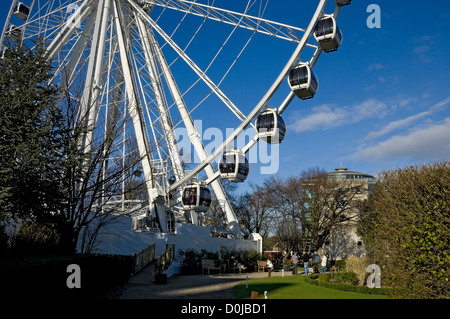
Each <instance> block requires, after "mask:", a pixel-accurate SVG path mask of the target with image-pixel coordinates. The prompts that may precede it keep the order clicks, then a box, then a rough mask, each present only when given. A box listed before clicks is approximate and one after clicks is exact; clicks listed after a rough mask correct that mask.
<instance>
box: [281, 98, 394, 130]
mask: <svg viewBox="0 0 450 319" xmlns="http://www.w3.org/2000/svg"><path fill="white" fill-rule="evenodd" d="M387 111H388V110H387V105H386V104H385V103H383V102H381V101H378V100H376V99H368V100H366V101H364V102H363V103H360V104H357V105H354V106H353V107H349V106H344V107H336V106H332V105H328V104H325V105H321V106H318V107H315V108H314V109H313V112H312V113H311V114H309V115H306V116H303V117H301V118H298V119H296V120H295V121H294V123H293V124H291V125H289V129H292V130H293V131H295V132H297V133H299V132H305V131H315V130H325V129H331V128H335V127H340V126H343V125H346V124H351V123H356V122H359V121H362V120H365V119H369V118H381V117H383V116H385V115H386V114H387Z"/></svg>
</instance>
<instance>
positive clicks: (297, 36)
mask: <svg viewBox="0 0 450 319" xmlns="http://www.w3.org/2000/svg"><path fill="white" fill-rule="evenodd" d="M146 2H147V3H149V4H152V5H156V6H160V7H163V8H169V9H172V10H176V11H180V12H184V13H189V14H192V15H196V16H200V17H203V18H207V19H210V20H214V21H219V22H222V23H225V24H230V25H233V26H238V27H240V28H243V29H247V30H251V31H254V32H258V33H262V34H265V35H270V36H273V37H276V38H279V39H283V40H287V41H291V42H295V43H300V40H301V38H302V36H303V33H304V32H305V31H306V30H305V29H302V28H299V27H295V26H291V25H287V24H283V23H278V22H275V21H271V20H267V19H263V18H261V17H255V16H251V15H248V14H243V13H239V12H235V11H230V10H225V9H221V8H217V7H214V6H211V5H207V4H202V3H197V2H193V1H187V0H147V1H146ZM307 46H311V47H315V45H312V44H307Z"/></svg>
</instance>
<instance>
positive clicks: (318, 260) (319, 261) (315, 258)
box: [291, 251, 328, 275]
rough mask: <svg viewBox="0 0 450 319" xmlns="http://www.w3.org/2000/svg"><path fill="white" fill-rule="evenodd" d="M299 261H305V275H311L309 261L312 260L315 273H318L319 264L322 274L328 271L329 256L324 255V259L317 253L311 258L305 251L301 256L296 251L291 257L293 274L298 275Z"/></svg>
mask: <svg viewBox="0 0 450 319" xmlns="http://www.w3.org/2000/svg"><path fill="white" fill-rule="evenodd" d="M299 259H301V260H302V261H303V268H304V270H305V275H308V273H309V260H310V259H312V264H313V266H314V269H315V271H317V272H318V267H319V264H320V266H321V268H320V272H321V273H324V272H326V270H327V262H328V254H324V255H323V256H322V258H320V256H319V255H318V254H317V252H315V253H314V254H313V256H312V257H311V256H310V255H309V254H308V253H307V252H306V251H303V254H302V255H301V256H298V255H297V252H296V251H294V252H293V254H292V257H291V261H292V274H293V275H296V274H297V267H298V264H299Z"/></svg>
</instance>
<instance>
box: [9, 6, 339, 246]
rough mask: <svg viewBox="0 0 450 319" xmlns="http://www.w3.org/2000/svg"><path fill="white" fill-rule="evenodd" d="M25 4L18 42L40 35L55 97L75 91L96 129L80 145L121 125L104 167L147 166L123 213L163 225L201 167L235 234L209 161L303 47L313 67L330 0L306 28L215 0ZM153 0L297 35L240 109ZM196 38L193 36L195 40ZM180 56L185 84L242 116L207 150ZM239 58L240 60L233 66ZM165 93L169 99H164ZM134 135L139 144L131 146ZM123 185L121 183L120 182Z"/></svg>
mask: <svg viewBox="0 0 450 319" xmlns="http://www.w3.org/2000/svg"><path fill="white" fill-rule="evenodd" d="M258 1H261V0H249V2H248V3H249V4H250V3H252V4H253V3H255V2H258ZM22 2H23V3H24V4H26V5H28V6H29V8H30V15H29V16H28V17H27V19H26V20H25V21H23V22H22V24H21V25H18V26H17V27H18V28H19V29H20V32H21V37H20V41H18V44H20V45H23V44H25V45H27V46H30V47H32V46H33V45H34V44H35V43H36V40H38V39H39V40H40V41H42V42H43V43H44V45H45V48H46V54H47V57H48V59H49V60H50V61H51V63H52V64H53V66H54V67H55V70H56V71H55V74H54V77H53V78H52V80H51V81H52V82H53V83H55V84H58V85H59V88H60V95H59V97H58V98H59V100H60V102H61V101H62V100H63V98H64V94H66V93H67V92H66V91H67V90H68V91H69V95H73V98H74V99H76V100H77V101H78V102H79V110H78V116H79V118H80V120H81V119H82V120H84V121H85V123H86V125H87V127H89V128H91V127H92V128H94V129H92V130H89V131H88V133H87V134H86V136H85V138H84V141H83V143H82V145H80V146H81V147H83V148H84V149H85V150H86V152H88V151H90V149H91V145H93V144H92V143H95V142H97V141H101V140H102V139H104V138H105V136H108V135H109V133H111V131H112V130H113V128H114V127H115V126H117V127H120V128H121V130H122V131H121V134H118V135H117V136H115V140H114V141H113V142H112V144H111V145H112V146H111V151H110V152H109V153H105V154H104V156H105V160H104V168H103V169H104V172H105V174H106V171H107V168H108V166H111V167H114V165H116V166H120V165H122V167H125V162H126V160H128V158H130V157H132V156H137V157H138V158H139V162H140V165H139V167H137V169H136V171H140V170H142V172H143V181H144V183H145V189H146V193H147V194H146V198H147V199H146V200H141V204H140V205H137V206H135V207H134V208H131V209H130V210H129V212H130V213H131V212H132V211H136V210H141V209H143V208H148V210H149V211H150V214H151V216H152V217H153V218H155V219H156V220H158V221H159V229H160V231H162V232H166V231H169V229H168V228H167V222H166V218H167V211H168V209H172V210H175V211H176V210H179V209H180V208H179V205H178V204H179V203H177V201H176V200H174V199H173V197H171V195H172V194H171V193H173V192H176V191H178V192H179V191H180V189H181V188H182V187H183V186H184V185H186V184H187V183H189V182H190V181H192V180H194V179H196V178H197V177H198V175H199V174H200V173H201V172H204V173H205V174H206V177H207V184H209V185H210V186H211V188H212V190H213V192H214V194H215V198H216V199H217V200H218V201H219V202H220V203H223V210H224V212H225V214H226V219H227V223H228V226H229V228H230V230H231V232H232V233H233V234H234V236H235V237H238V238H239V237H240V236H241V230H240V227H239V222H238V219H237V217H236V215H235V213H234V212H233V209H232V207H231V204H230V202H229V200H228V198H227V196H226V193H225V191H224V188H223V186H222V183H221V181H220V179H219V178H218V176H219V174H218V172H216V171H215V169H214V167H213V165H212V163H213V161H214V160H215V159H216V158H217V157H218V156H220V155H221V154H222V152H223V151H225V150H226V149H227V148H228V147H229V145H231V143H232V142H233V141H234V140H235V139H236V138H237V137H238V136H239V135H240V134H242V133H243V132H244V130H245V129H246V128H247V127H248V126H249V125H253V124H252V122H253V121H254V119H255V118H256V116H258V114H259V113H260V112H261V111H262V110H263V109H264V108H265V107H266V106H267V105H268V103H269V101H270V100H271V98H272V97H273V96H274V94H275V93H276V92H277V90H278V89H279V87H280V86H281V85H282V82H283V81H284V80H285V79H286V77H287V75H288V73H289V71H290V70H291V68H292V67H294V66H295V65H296V64H297V62H298V60H299V58H300V55H301V54H302V52H303V51H304V49H305V48H306V47H309V48H312V49H314V50H315V51H314V52H315V53H314V54H313V56H312V57H311V60H310V65H311V67H313V66H314V65H315V63H316V62H317V60H318V58H319V56H320V54H321V49H320V47H319V46H318V45H317V43H315V42H311V41H310V39H311V35H312V32H313V29H314V27H315V25H316V23H317V21H318V19H319V18H320V17H321V16H322V15H323V13H324V9H325V5H326V4H327V0H320V1H319V3H318V5H317V8H316V10H315V11H314V14H313V16H312V18H311V20H310V22H309V24H308V26H307V28H305V29H303V28H300V27H296V26H290V25H287V24H283V23H278V22H275V21H271V20H268V19H264V18H263V17H261V16H256V15H251V14H249V13H248V12H247V11H245V12H237V11H233V10H229V9H223V8H219V7H218V6H216V5H215V2H219V1H203V0H196V1H187V0H47V1H45V0H29V1H27V0H23V1H22ZM202 2H203V3H202ZM18 3H19V2H18V1H17V0H13V1H12V5H11V8H10V11H9V14H8V18H7V20H6V23H5V26H4V28H3V32H2V38H1V42H0V45H1V46H3V45H4V41H3V40H4V39H5V37H6V35H7V32H8V30H9V28H10V24H11V21H12V20H14V19H12V18H13V13H14V12H13V10H14V7H15V6H16V5H17V4H18ZM222 3H226V2H222ZM156 8H159V14H161V15H163V14H164V11H165V10H168V11H172V12H178V13H180V14H184V15H185V16H193V17H196V18H198V19H199V20H203V21H208V22H209V21H214V23H222V24H225V25H231V26H233V27H234V28H235V29H237V28H240V29H243V30H248V31H249V33H259V34H262V35H265V36H268V37H273V38H276V39H280V40H283V41H288V42H291V43H294V45H296V48H295V50H294V52H293V53H292V55H291V57H290V59H289V60H288V61H287V62H286V64H285V66H284V68H283V70H282V71H281V73H280V74H279V75H278V76H277V77H276V79H275V81H274V82H273V84H272V86H271V87H270V88H269V90H268V91H267V92H266V93H265V94H264V96H263V97H262V99H261V100H260V101H259V102H258V103H256V105H255V107H254V108H253V109H252V110H251V111H250V112H249V113H248V114H246V112H245V111H244V110H241V109H240V108H239V107H238V106H236V105H235V104H234V103H233V102H232V100H231V99H230V98H229V97H228V95H227V94H226V93H225V92H224V91H223V90H222V89H221V88H220V84H221V81H220V82H219V81H217V80H213V79H212V78H211V76H209V75H207V71H208V69H209V66H208V68H206V69H203V70H202V69H201V67H200V66H199V64H198V62H196V61H195V58H191V57H190V56H189V55H188V53H187V50H186V48H184V49H183V48H181V46H180V45H179V44H178V43H177V40H176V38H175V37H174V36H173V34H174V33H176V30H177V29H178V27H180V26H181V25H182V23H181V22H182V21H180V22H179V24H178V26H177V27H176V28H175V31H173V32H172V34H170V33H169V32H167V31H165V30H164V27H163V26H162V25H160V23H159V16H158V15H156V16H155V17H152V13H153V11H156ZM339 9H340V7H339V6H336V10H335V12H334V16H335V17H337V15H338V14H339ZM202 25H203V23H202ZM233 32H234V31H233ZM195 36H196V34H194V35H193V37H192V39H191V41H192V40H193V39H194V37H195ZM230 36H231V35H230ZM191 41H189V44H190V43H191ZM169 48H170V49H171V52H172V54H173V55H174V56H176V58H175V59H174V58H173V57H172V58H171V61H168V59H167V57H166V52H167V51H168V49H169ZM243 50H244V49H242V51H243ZM242 51H241V52H240V53H239V55H238V57H239V56H240V54H241V53H242ZM178 59H180V60H182V61H184V63H185V65H186V66H187V68H188V69H190V70H191V71H192V73H193V74H195V76H196V78H197V81H195V83H194V84H193V85H192V86H191V87H190V88H192V87H194V86H195V85H197V83H202V84H204V85H205V87H207V88H208V90H209V92H208V94H207V96H209V95H211V94H213V95H215V96H216V97H217V98H218V99H219V100H220V101H221V102H222V103H223V105H224V106H225V107H227V108H228V109H229V111H230V112H231V113H230V114H232V115H233V117H237V119H238V121H239V125H238V126H237V128H236V129H235V130H234V131H233V132H232V133H231V134H230V135H228V136H227V137H226V140H225V141H224V142H223V143H222V144H221V145H220V147H217V148H216V149H215V151H214V152H212V153H211V154H208V153H207V151H206V149H205V146H204V144H203V141H202V139H201V134H200V133H199V132H198V131H197V129H196V127H195V125H194V121H193V119H192V112H193V111H194V110H195V109H196V108H197V106H195V107H193V106H192V105H188V103H187V102H186V99H185V94H187V92H188V91H189V90H190V89H188V90H187V91H186V92H184V93H182V92H181V90H180V81H181V80H180V79H178V78H177V75H176V74H174V72H173V64H174V63H175V61H176V60H178ZM236 59H237V58H236ZM235 62H236V60H235V61H234V62H233V63H232V64H234V63H235ZM211 63H212V62H211ZM226 74H228V72H227V73H226ZM225 76H226V75H225ZM225 76H224V77H225ZM293 98H294V94H293V93H292V92H291V93H290V94H289V95H288V96H287V97H286V99H285V101H284V102H283V104H282V105H281V106H280V107H279V108H278V110H279V113H282V112H283V111H284V110H285V109H286V108H287V106H288V105H289V104H290V102H291V101H292V99H293ZM169 99H170V100H171V101H173V102H169V101H168V100H169ZM205 99H206V98H203V99H202V100H201V101H203V100H205ZM174 116H175V117H176V118H177V119H178V120H179V122H178V123H181V124H179V125H180V126H182V127H184V128H185V129H186V131H187V133H188V136H189V140H190V142H191V144H192V145H193V147H194V150H195V152H196V154H197V156H198V158H199V160H200V163H199V164H198V165H196V166H195V167H194V168H193V169H191V170H189V171H188V170H186V169H185V167H184V163H183V159H182V157H181V155H180V153H179V151H180V150H179V148H178V142H179V141H178V140H177V138H178V137H177V135H176V133H175V129H176V126H177V125H178V124H176V125H174V122H173V120H172V118H173V117H174ZM225 120H226V119H225ZM257 142H258V137H257V135H255V137H254V138H253V139H252V140H251V141H250V142H249V143H248V144H247V146H245V148H244V149H243V152H244V153H246V152H248V151H249V150H250V149H251V147H253V146H254V145H256V143H257ZM133 143H136V145H135V146H132V144H133ZM169 176H172V177H174V178H175V181H174V182H173V183H168V180H169ZM105 178H106V176H105ZM123 183H125V181H124V182H123ZM122 186H123V188H125V185H122ZM125 202H126V200H125V195H122V209H125V204H124V203H125ZM128 202H129V203H131V202H135V201H134V200H129V201H128ZM128 202H127V203H128ZM174 205H175V206H174ZM177 205H178V206H177Z"/></svg>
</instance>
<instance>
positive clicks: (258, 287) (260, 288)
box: [233, 275, 389, 299]
mask: <svg viewBox="0 0 450 319" xmlns="http://www.w3.org/2000/svg"><path fill="white" fill-rule="evenodd" d="M304 279H305V277H304V276H302V275H298V276H285V277H267V278H261V279H252V280H249V281H248V288H245V285H246V282H245V281H243V282H241V283H239V284H238V285H237V286H235V287H234V288H233V294H234V296H235V297H236V298H242V299H249V298H250V296H251V293H252V291H257V292H258V298H259V299H264V291H267V298H268V299H388V298H389V297H388V296H386V295H371V294H370V295H369V294H362V293H356V292H348V291H340V290H336V289H331V288H325V287H319V286H314V285H310V284H308V283H307V282H305V280H304Z"/></svg>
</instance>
